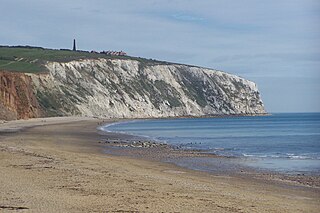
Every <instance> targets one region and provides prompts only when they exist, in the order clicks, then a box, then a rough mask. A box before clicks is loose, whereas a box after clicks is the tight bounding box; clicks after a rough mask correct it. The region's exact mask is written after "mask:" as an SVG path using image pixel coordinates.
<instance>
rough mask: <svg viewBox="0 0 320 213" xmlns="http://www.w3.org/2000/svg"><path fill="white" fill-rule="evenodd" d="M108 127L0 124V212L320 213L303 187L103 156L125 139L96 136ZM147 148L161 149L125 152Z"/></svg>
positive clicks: (92, 122)
mask: <svg viewBox="0 0 320 213" xmlns="http://www.w3.org/2000/svg"><path fill="white" fill-rule="evenodd" d="M115 121H116V120H109V121H107V120H102V119H93V118H75V117H74V118H50V119H47V118H42V119H38V120H37V119H35V120H30V121H15V122H8V123H5V124H1V125H0V140H1V143H0V159H1V161H0V166H1V170H2V171H3V174H4V175H1V177H0V180H1V181H0V182H1V185H2V186H3V189H2V190H1V192H0V193H1V201H0V202H1V203H0V204H1V205H0V210H10V208H11V209H15V208H16V209H19V207H21V208H22V209H23V208H25V210H30V211H33V212H41V211H43V210H45V211H46V212H56V211H61V210H64V211H68V212H88V211H98V212H101V211H110V212H116V211H118V212H119V211H120V212H121V211H122V212H126V211H127V212H132V211H133V212H134V211H136V212H162V211H163V212H170V211H171V212H173V211H181V212H194V211H197V212H214V211H216V212H270V211H273V212H317V211H318V210H319V207H320V206H319V197H320V196H319V195H320V190H319V188H318V187H317V185H316V184H305V182H303V181H302V183H300V184H299V183H298V182H299V181H296V180H293V181H289V180H277V177H276V178H274V177H273V178H266V175H264V176H263V177H260V178H256V177H253V176H252V174H249V173H248V174H245V175H240V176H237V175H235V176H233V175H229V174H219V175H215V174H210V173H205V172H201V171H194V170H190V169H186V168H182V167H178V166H175V165H173V163H163V162H159V161H158V159H153V160H152V159H148V158H146V157H145V156H144V158H137V156H130V155H129V156H128V155H127V156H126V155H121V156H120V155H119V156H118V155H112V154H111V153H106V149H107V147H108V144H106V143H105V142H104V140H106V137H108V138H112V137H114V138H117V139H118V140H126V137H128V136H126V135H121V134H118V133H103V134H101V131H100V130H97V127H98V126H101V125H102V124H103V123H111V122H115ZM130 138H131V139H132V136H130ZM108 140H109V139H108ZM153 148H160V149H163V148H165V146H164V147H161V146H159V147H151V148H140V149H139V148H138V147H136V148H135V147H127V148H126V149H127V152H131V153H132V152H133V150H140V151H141V150H142V151H143V152H141V155H144V154H146V152H149V155H151V154H152V153H155V150H154V149H153ZM165 149H167V148H165ZM130 150H131V151H130ZM157 151H158V152H159V153H160V152H161V151H163V150H157ZM171 151H172V150H169V151H168V150H167V151H166V152H164V153H163V155H167V154H168V153H170V152H171ZM173 151H174V150H173ZM179 152H180V151H179ZM175 154H177V153H175ZM178 154H183V155H185V154H187V153H185V152H184V153H183V152H180V153H178ZM189 154H190V153H189ZM192 154H194V153H192ZM191 157H194V156H191ZM268 175H270V174H268ZM28 195H31V196H28Z"/></svg>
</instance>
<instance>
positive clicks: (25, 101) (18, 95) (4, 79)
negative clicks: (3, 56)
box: [0, 71, 41, 120]
mask: <svg viewBox="0 0 320 213" xmlns="http://www.w3.org/2000/svg"><path fill="white" fill-rule="evenodd" d="M39 116H41V109H40V106H39V103H38V101H37V98H36V96H35V94H34V91H33V86H32V81H31V77H29V76H27V75H26V74H24V73H14V72H6V71H0V120H14V119H28V118H35V117H39Z"/></svg>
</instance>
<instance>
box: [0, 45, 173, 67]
mask: <svg viewBox="0 0 320 213" xmlns="http://www.w3.org/2000/svg"><path fill="white" fill-rule="evenodd" d="M97 58H106V59H131V60H137V61H140V62H141V63H143V64H145V65H157V64H172V63H169V62H164V61H156V60H152V59H145V58H139V57H132V56H113V55H106V54H101V53H90V52H88V51H71V50H56V49H45V48H42V47H31V46H0V70H8V71H16V72H26V73H37V72H46V71H47V70H46V68H45V66H44V64H45V63H46V62H48V61H52V62H69V61H73V60H81V59H97Z"/></svg>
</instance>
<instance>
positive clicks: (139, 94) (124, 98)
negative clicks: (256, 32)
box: [28, 59, 265, 118]
mask: <svg viewBox="0 0 320 213" xmlns="http://www.w3.org/2000/svg"><path fill="white" fill-rule="evenodd" d="M46 67H47V68H48V70H49V73H48V74H38V75H37V74H28V75H29V76H30V77H31V79H32V85H33V88H34V93H35V95H36V96H37V100H38V102H39V105H40V106H41V110H42V111H43V112H44V113H45V115H49V116H53V115H55V116H56V115H61V116H62V115H81V116H102V117H114V118H119V117H121V118H122V117H125V118H149V117H170V116H202V115H215V114H260V113H265V110H264V106H263V103H262V101H261V99H260V95H259V92H258V89H257V87H256V85H255V83H253V82H251V81H248V80H245V79H243V78H240V77H237V76H235V75H231V74H227V73H224V72H220V71H216V70H210V69H205V68H199V67H192V66H187V65H177V64H146V63H143V62H139V61H136V60H129V59H128V60H122V59H88V60H80V61H71V62H67V63H58V62H48V63H47V65H46Z"/></svg>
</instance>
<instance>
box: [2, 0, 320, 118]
mask: <svg viewBox="0 0 320 213" xmlns="http://www.w3.org/2000/svg"><path fill="white" fill-rule="evenodd" d="M0 5H1V6H0V9H1V19H0V24H1V28H2V30H1V31H0V44H2V45H33V46H43V47H48V48H71V46H72V39H73V38H76V39H77V45H78V48H80V49H83V50H124V51H126V52H128V53H129V55H134V56H141V57H146V58H155V59H160V60H167V61H172V62H179V63H186V64H194V65H199V66H204V67H210V68H215V69H219V70H223V71H226V72H229V73H233V74H236V75H239V76H242V77H245V78H247V79H250V80H253V81H255V82H256V83H257V84H258V86H259V89H260V91H261V93H262V98H263V100H264V103H265V106H266V109H267V110H268V111H269V112H312V111H318V112H319V111H320V97H319V96H320V95H319V93H320V83H319V82H320V24H319V23H320V1H318V0H268V1H261V0H241V1H237V0H218V1H216V0H161V1H160V0H91V1H88V0H77V1H75V0H73V1H72V0H55V1H52V0H28V1H25V0H0Z"/></svg>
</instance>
